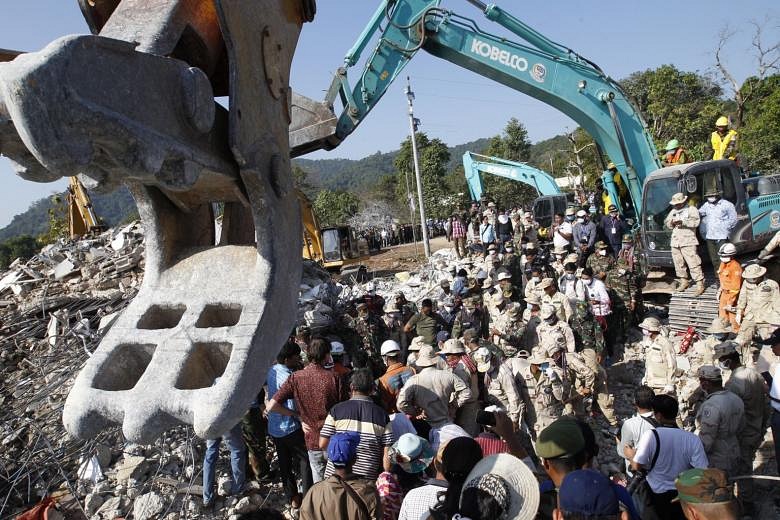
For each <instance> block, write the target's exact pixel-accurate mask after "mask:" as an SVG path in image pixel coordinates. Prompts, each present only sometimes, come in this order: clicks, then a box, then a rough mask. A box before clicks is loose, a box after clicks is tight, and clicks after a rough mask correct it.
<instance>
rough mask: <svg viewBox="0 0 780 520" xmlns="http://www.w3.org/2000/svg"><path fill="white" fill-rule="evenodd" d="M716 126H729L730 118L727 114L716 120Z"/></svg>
mask: <svg viewBox="0 0 780 520" xmlns="http://www.w3.org/2000/svg"><path fill="white" fill-rule="evenodd" d="M715 126H729V118H728V117H726V116H720V117H719V118H718V120H717V121H715Z"/></svg>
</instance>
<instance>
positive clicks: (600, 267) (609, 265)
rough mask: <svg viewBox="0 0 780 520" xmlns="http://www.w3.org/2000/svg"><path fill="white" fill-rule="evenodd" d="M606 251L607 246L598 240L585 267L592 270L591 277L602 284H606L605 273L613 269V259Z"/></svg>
mask: <svg viewBox="0 0 780 520" xmlns="http://www.w3.org/2000/svg"><path fill="white" fill-rule="evenodd" d="M607 249H608V247H607V244H605V243H604V242H603V241H601V240H599V241H598V242H596V252H595V253H593V254H592V255H590V257H588V262H587V267H590V268H591V269H593V275H594V276H595V277H596V278H598V279H599V280H601V281H602V282H604V283H607V282H606V278H607V273H609V271H610V270H611V269H613V268H614V267H615V258H614V257H613V256H612V255H610V254H609V251H608V250H607ZM607 286H609V284H607Z"/></svg>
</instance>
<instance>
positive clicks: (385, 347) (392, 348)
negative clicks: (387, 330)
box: [379, 339, 401, 356]
mask: <svg viewBox="0 0 780 520" xmlns="http://www.w3.org/2000/svg"><path fill="white" fill-rule="evenodd" d="M400 351H401V347H400V345H398V342H397V341H393V340H392V339H388V340H386V341H385V342H384V343H382V347H381V348H380V349H379V353H380V355H382V356H386V355H388V354H392V353H393V352H400Z"/></svg>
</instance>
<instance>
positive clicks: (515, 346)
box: [490, 303, 527, 358]
mask: <svg viewBox="0 0 780 520" xmlns="http://www.w3.org/2000/svg"><path fill="white" fill-rule="evenodd" d="M524 334H525V323H523V317H522V313H521V312H520V306H519V305H518V304H516V303H513V304H509V305H508V306H507V307H506V309H504V312H502V313H501V315H500V316H499V318H498V319H497V320H496V321H494V322H493V323H492V324H491V328H490V335H491V336H492V338H493V343H495V344H496V345H498V348H500V349H501V350H502V351H503V353H504V356H505V357H508V358H510V357H514V356H516V355H517V353H518V351H519V350H520V349H522V350H525V347H524V346H523V335H524ZM526 352H527V351H526Z"/></svg>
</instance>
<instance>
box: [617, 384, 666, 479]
mask: <svg viewBox="0 0 780 520" xmlns="http://www.w3.org/2000/svg"><path fill="white" fill-rule="evenodd" d="M654 397H655V392H653V389H652V388H650V387H649V386H640V387H639V388H637V390H636V392H635V393H634V407H635V408H636V415H634V416H633V417H631V418H630V419H626V421H625V422H624V423H623V426H622V427H621V428H620V437H617V452H618V455H620V456H621V457H623V458H624V459H625V460H626V473H627V474H628V475H633V473H632V472H631V457H630V456H629V455H628V454H627V453H626V448H630V449H636V447H637V444H639V439H641V438H642V434H643V433H645V432H646V431H650V430H654V429H655V425H656V424H657V423H656V422H655V417H654V414H653V398H654Z"/></svg>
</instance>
